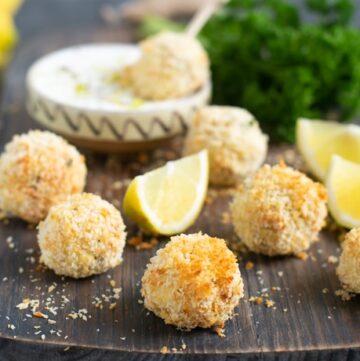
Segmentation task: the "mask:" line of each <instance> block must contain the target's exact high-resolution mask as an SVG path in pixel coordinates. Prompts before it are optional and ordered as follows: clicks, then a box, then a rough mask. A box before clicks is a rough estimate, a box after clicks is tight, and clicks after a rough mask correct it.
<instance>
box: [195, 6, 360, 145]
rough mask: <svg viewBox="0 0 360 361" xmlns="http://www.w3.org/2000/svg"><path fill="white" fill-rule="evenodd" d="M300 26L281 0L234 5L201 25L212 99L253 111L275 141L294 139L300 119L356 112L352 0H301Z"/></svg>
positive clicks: (359, 52)
mask: <svg viewBox="0 0 360 361" xmlns="http://www.w3.org/2000/svg"><path fill="white" fill-rule="evenodd" d="M306 5H307V7H308V10H310V12H312V15H316V17H315V20H316V22H313V23H306V22H305V21H304V20H302V19H301V17H300V14H299V11H298V9H297V8H296V7H295V6H293V5H290V4H289V3H288V2H286V1H284V0H232V1H230V3H229V4H228V6H227V7H226V8H225V9H224V10H223V11H221V12H220V13H219V14H218V15H217V16H215V17H214V18H213V19H211V21H210V22H209V23H208V24H207V26H206V27H205V29H204V30H203V32H202V34H201V38H202V40H203V42H204V44H205V46H206V48H207V50H208V52H209V56H210V59H211V64H212V75H213V83H214V98H213V100H214V102H215V103H218V104H230V105H238V106H242V107H245V108H247V109H248V110H249V111H251V112H252V113H254V114H255V116H256V117H257V118H258V119H259V121H260V122H261V124H262V127H263V128H264V130H265V131H267V132H269V133H270V134H271V135H272V137H273V139H274V140H278V141H279V140H280V141H287V142H293V141H294V134H295V123H296V119H297V118H298V117H327V116H329V114H332V115H333V114H336V116H337V117H338V119H339V120H341V121H344V120H347V119H349V118H351V117H352V116H354V115H356V114H357V113H358V111H359V109H360V32H359V30H358V29H353V28H350V27H348V26H347V25H346V24H348V22H349V20H350V19H351V15H352V14H353V11H354V6H353V1H351V0H307V1H306Z"/></svg>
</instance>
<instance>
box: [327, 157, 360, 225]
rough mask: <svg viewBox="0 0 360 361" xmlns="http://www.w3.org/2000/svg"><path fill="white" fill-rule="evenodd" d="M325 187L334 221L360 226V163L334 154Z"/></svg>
mask: <svg viewBox="0 0 360 361" xmlns="http://www.w3.org/2000/svg"><path fill="white" fill-rule="evenodd" d="M326 187H327V190H328V194H329V210H330V213H331V215H332V216H333V217H334V219H335V220H336V222H338V223H339V224H340V225H342V226H344V227H347V228H353V227H360V164H358V163H354V162H350V161H348V160H346V159H343V158H341V157H339V156H337V155H334V156H333V157H332V160H331V164H330V168H329V173H328V175H327V178H326Z"/></svg>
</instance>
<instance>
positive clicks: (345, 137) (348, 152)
mask: <svg viewBox="0 0 360 361" xmlns="http://www.w3.org/2000/svg"><path fill="white" fill-rule="evenodd" d="M296 142H297V146H298V148H299V151H300V153H301V154H302V156H303V158H304V160H305V162H306V164H307V165H308V167H309V168H310V170H311V172H312V173H313V174H314V175H315V176H316V177H318V178H319V179H321V180H325V178H326V174H327V171H328V169H329V166H330V161H331V157H332V156H333V155H334V154H337V155H339V156H341V157H342V158H345V159H348V160H351V161H353V162H356V163H360V127H359V126H357V125H355V124H340V123H336V122H329V121H322V120H308V119H299V120H298V122H297V129H296Z"/></svg>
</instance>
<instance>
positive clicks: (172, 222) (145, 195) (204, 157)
mask: <svg viewBox="0 0 360 361" xmlns="http://www.w3.org/2000/svg"><path fill="white" fill-rule="evenodd" d="M208 180H209V161H208V153H207V151H205V150H204V151H201V152H200V153H197V154H195V155H191V156H189V157H185V158H182V159H179V160H177V161H173V162H168V163H166V165H165V166H164V167H161V168H158V169H156V170H153V171H151V172H149V173H146V174H144V175H141V176H138V177H136V178H135V179H134V180H133V181H132V182H131V183H130V185H129V188H128V189H127V191H126V194H125V198H124V204H123V208H124V212H125V213H126V214H127V215H128V216H129V217H130V218H132V219H133V220H134V221H135V222H136V223H137V224H138V225H139V226H140V227H141V228H142V229H143V230H145V231H147V232H150V233H153V234H163V235H172V234H176V233H180V232H182V231H184V230H185V229H187V228H188V227H189V226H190V225H191V224H193V223H194V222H195V220H196V218H197V217H198V215H199V213H200V211H201V208H202V205H203V203H204V200H205V196H206V192H207V187H208Z"/></svg>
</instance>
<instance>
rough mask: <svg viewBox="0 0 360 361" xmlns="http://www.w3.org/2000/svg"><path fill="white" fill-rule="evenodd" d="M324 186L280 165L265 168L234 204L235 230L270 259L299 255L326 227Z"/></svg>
mask: <svg viewBox="0 0 360 361" xmlns="http://www.w3.org/2000/svg"><path fill="white" fill-rule="evenodd" d="M326 200H327V194H326V190H325V188H324V186H323V185H322V184H320V183H316V182H314V181H312V180H311V179H310V178H308V177H307V176H306V175H304V174H302V173H301V172H299V171H297V170H295V169H293V168H290V167H287V166H286V165H285V164H283V163H282V164H279V165H276V166H274V167H271V166H269V165H264V166H263V167H262V168H260V169H259V170H258V172H257V173H256V174H255V175H254V176H252V177H250V178H248V179H247V180H246V181H245V182H244V184H243V185H242V186H241V187H240V188H239V190H238V193H237V194H236V195H235V198H234V201H233V203H232V206H231V209H232V220H233V224H234V228H235V231H236V233H237V235H238V236H239V237H240V239H241V241H242V242H243V243H244V244H245V245H246V246H247V247H248V248H249V250H251V251H253V252H256V253H262V254H265V255H268V256H276V255H289V254H299V253H300V252H302V251H305V250H307V249H308V248H309V247H310V245H311V244H312V243H313V242H315V241H317V240H318V233H319V231H320V230H321V228H322V227H323V226H324V225H325V218H326V215H327V208H326Z"/></svg>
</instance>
